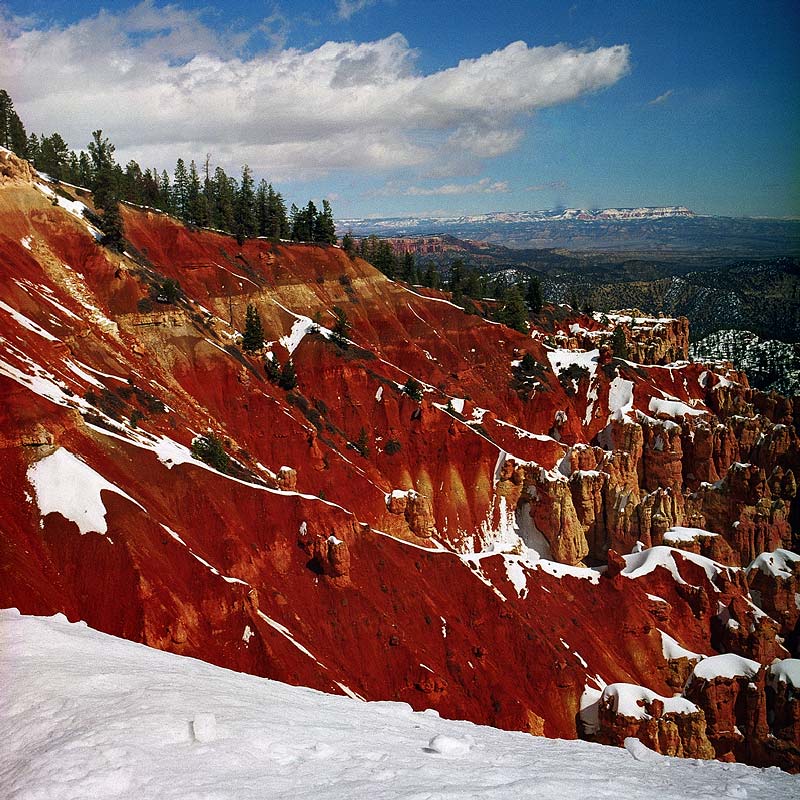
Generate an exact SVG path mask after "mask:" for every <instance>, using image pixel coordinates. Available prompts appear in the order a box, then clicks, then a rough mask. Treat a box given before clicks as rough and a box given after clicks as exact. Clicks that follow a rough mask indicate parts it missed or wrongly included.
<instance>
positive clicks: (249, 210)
mask: <svg viewBox="0 0 800 800" xmlns="http://www.w3.org/2000/svg"><path fill="white" fill-rule="evenodd" d="M255 208H256V194H255V191H254V190H253V174H252V172H250V167H248V166H247V164H245V165H244V166H243V167H242V180H241V183H240V184H239V190H238V191H237V192H236V199H235V203H234V212H233V220H234V233H235V234H236V236H237V238H238V239H239V242H240V244H241V243H242V242H243V241H244V240H245V239H248V238H251V237H253V236H255V234H256V214H255Z"/></svg>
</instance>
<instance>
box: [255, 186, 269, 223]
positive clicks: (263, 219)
mask: <svg viewBox="0 0 800 800" xmlns="http://www.w3.org/2000/svg"><path fill="white" fill-rule="evenodd" d="M269 188H270V187H269V186H268V185H267V182H266V181H265V180H264V179H263V178H262V179H261V180H260V181H259V182H258V189H256V209H255V211H256V233H257V235H258V236H269V233H267V231H268V230H269Z"/></svg>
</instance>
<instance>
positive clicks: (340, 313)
mask: <svg viewBox="0 0 800 800" xmlns="http://www.w3.org/2000/svg"><path fill="white" fill-rule="evenodd" d="M333 313H334V314H335V315H336V321H335V322H334V323H333V332H332V334H331V339H333V341H334V343H335V344H337V345H338V346H339V347H341V348H342V350H346V349H347V347H348V345H349V342H348V334H349V333H350V322H349V321H348V319H347V314H345V312H344V309H342V308H340V307H339V306H334V307H333Z"/></svg>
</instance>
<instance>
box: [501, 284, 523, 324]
mask: <svg viewBox="0 0 800 800" xmlns="http://www.w3.org/2000/svg"><path fill="white" fill-rule="evenodd" d="M499 318H500V322H502V323H504V324H505V325H508V327H509V328H513V329H514V330H516V331H519V332H520V333H527V331H528V308H527V306H526V305H525V299H524V298H523V296H522V292H521V291H520V289H519V287H518V286H512V287H510V288H509V289H508V290H507V292H506V297H505V304H504V306H503V309H502V311H501V313H500V315H499Z"/></svg>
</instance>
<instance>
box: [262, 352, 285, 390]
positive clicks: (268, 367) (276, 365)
mask: <svg viewBox="0 0 800 800" xmlns="http://www.w3.org/2000/svg"><path fill="white" fill-rule="evenodd" d="M270 355H271V356H272V358H270V357H269V356H270ZM264 372H265V373H266V375H267V378H268V379H269V381H270V383H276V384H277V383H280V380H281V365H280V362H279V361H278V358H277V356H276V355H275V354H274V353H268V354H267V358H265V359H264Z"/></svg>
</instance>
